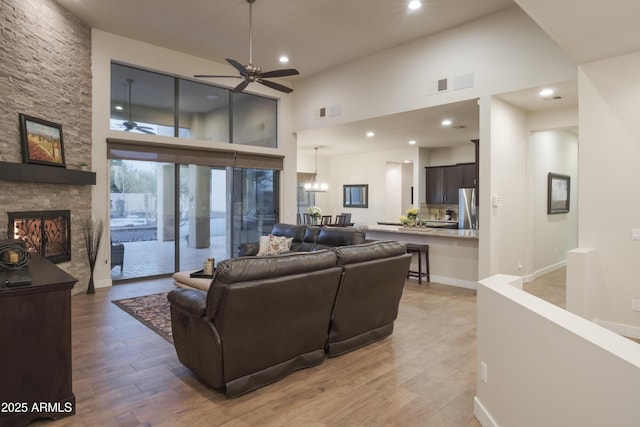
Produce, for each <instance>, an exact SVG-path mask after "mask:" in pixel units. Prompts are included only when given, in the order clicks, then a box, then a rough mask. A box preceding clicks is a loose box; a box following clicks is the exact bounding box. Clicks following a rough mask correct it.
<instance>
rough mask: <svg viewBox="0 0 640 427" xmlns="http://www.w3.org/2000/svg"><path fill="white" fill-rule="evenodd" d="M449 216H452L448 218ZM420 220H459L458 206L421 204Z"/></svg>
mask: <svg viewBox="0 0 640 427" xmlns="http://www.w3.org/2000/svg"><path fill="white" fill-rule="evenodd" d="M447 215H450V217H449V218H447ZM418 219H422V220H446V219H450V220H452V221H457V220H458V205H430V204H428V203H424V202H423V203H420V211H419V212H418Z"/></svg>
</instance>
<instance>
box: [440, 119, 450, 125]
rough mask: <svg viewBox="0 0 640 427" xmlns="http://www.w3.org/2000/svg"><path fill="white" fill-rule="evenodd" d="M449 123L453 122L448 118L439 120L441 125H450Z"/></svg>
mask: <svg viewBox="0 0 640 427" xmlns="http://www.w3.org/2000/svg"><path fill="white" fill-rule="evenodd" d="M451 123H453V122H452V121H451V120H450V119H444V120H443V121H441V122H440V124H441V125H442V126H451Z"/></svg>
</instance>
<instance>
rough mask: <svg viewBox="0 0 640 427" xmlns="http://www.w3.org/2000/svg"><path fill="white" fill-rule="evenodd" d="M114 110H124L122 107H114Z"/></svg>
mask: <svg viewBox="0 0 640 427" xmlns="http://www.w3.org/2000/svg"><path fill="white" fill-rule="evenodd" d="M113 108H115V109H116V110H124V108H123V107H122V105H116V106H115V107H113Z"/></svg>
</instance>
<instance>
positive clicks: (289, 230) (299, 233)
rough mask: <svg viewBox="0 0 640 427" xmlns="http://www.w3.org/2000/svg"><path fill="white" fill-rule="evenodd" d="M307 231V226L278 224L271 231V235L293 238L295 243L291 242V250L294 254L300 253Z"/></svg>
mask: <svg viewBox="0 0 640 427" xmlns="http://www.w3.org/2000/svg"><path fill="white" fill-rule="evenodd" d="M306 230H307V226H306V225H296V224H284V223H277V224H274V226H273V228H272V229H271V235H273V236H282V237H292V238H293V241H292V242H291V247H290V250H291V251H292V252H298V251H299V250H300V245H301V244H302V241H303V239H304V233H305V231H306Z"/></svg>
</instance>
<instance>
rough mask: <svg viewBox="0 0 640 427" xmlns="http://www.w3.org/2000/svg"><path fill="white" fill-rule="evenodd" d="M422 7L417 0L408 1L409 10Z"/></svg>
mask: <svg viewBox="0 0 640 427" xmlns="http://www.w3.org/2000/svg"><path fill="white" fill-rule="evenodd" d="M421 7H422V2H421V1H418V0H413V1H410V2H409V10H417V9H420V8H421Z"/></svg>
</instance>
